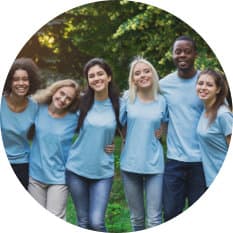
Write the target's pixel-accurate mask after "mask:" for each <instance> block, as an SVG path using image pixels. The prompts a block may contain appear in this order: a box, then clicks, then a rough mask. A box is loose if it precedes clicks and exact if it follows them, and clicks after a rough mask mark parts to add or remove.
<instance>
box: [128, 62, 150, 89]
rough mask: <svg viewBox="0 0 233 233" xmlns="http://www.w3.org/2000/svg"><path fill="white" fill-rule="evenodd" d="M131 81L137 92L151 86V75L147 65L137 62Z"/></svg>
mask: <svg viewBox="0 0 233 233" xmlns="http://www.w3.org/2000/svg"><path fill="white" fill-rule="evenodd" d="M132 81H133V82H134V84H135V86H137V89H138V90H144V89H148V88H151V87H152V86H153V74H152V70H151V68H150V66H149V65H147V64H145V63H143V62H139V63H137V64H136V65H135V66H134V70H133V75H132Z"/></svg>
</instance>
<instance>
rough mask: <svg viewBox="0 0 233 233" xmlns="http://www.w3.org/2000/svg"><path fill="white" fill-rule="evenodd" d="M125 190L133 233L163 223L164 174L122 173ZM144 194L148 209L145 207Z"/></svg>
mask: <svg viewBox="0 0 233 233" xmlns="http://www.w3.org/2000/svg"><path fill="white" fill-rule="evenodd" d="M121 175H122V178H123V184H124V190H125V195H126V199H127V202H128V206H129V209H130V220H131V225H132V228H133V231H139V230H143V229H145V228H146V223H145V218H146V215H147V227H153V226H156V225H158V224H160V223H162V187H163V175H162V174H152V175H151V174H150V175H146V174H137V173H131V172H125V171H121ZM144 194H145V201H146V207H145V205H144Z"/></svg>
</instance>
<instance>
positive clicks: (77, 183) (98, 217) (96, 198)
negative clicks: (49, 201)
mask: <svg viewBox="0 0 233 233" xmlns="http://www.w3.org/2000/svg"><path fill="white" fill-rule="evenodd" d="M112 182H113V177H111V178H107V179H99V180H95V179H88V178H85V177H82V176H79V175H77V174H75V173H73V172H71V171H68V170H66V183H67V185H68V188H69V191H70V193H71V197H72V199H73V202H74V206H75V209H76V215H77V222H78V226H80V227H82V228H86V229H91V230H95V231H102V232H106V227H105V212H106V209H107V205H108V200H109V196H110V192H111V188H112Z"/></svg>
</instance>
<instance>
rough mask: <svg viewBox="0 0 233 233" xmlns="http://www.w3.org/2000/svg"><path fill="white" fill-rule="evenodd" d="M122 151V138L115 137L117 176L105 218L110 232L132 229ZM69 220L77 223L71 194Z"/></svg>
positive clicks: (68, 210)
mask: <svg viewBox="0 0 233 233" xmlns="http://www.w3.org/2000/svg"><path fill="white" fill-rule="evenodd" d="M120 151H121V138H120V137H115V153H114V154H115V176H114V181H113V187H112V191H111V195H110V200H109V203H108V208H107V212H106V219H105V221H106V227H107V230H108V232H114V233H118V232H130V231H132V229H131V224H130V218H129V209H128V206H127V203H126V200H125V195H124V190H123V185H122V180H121V177H120ZM67 222H69V223H71V224H76V213H75V208H74V205H73V202H72V199H71V197H70V196H69V198H68V202H67Z"/></svg>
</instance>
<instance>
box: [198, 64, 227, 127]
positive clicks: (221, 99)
mask: <svg viewBox="0 0 233 233" xmlns="http://www.w3.org/2000/svg"><path fill="white" fill-rule="evenodd" d="M204 74H207V75H210V76H211V77H212V78H213V79H214V82H215V85H216V87H217V88H219V90H220V91H219V93H217V94H216V100H215V102H214V103H213V105H212V106H211V108H210V116H209V125H210V124H211V123H213V121H214V120H215V119H216V116H217V112H218V109H219V107H220V106H221V105H226V97H227V95H228V93H229V88H228V85H227V81H226V77H225V76H224V74H223V73H221V72H219V71H215V70H212V69H206V70H203V71H201V72H200V74H199V76H198V79H197V81H198V80H199V78H200V76H201V75H204ZM228 107H229V108H231V107H230V106H229V105H228Z"/></svg>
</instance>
